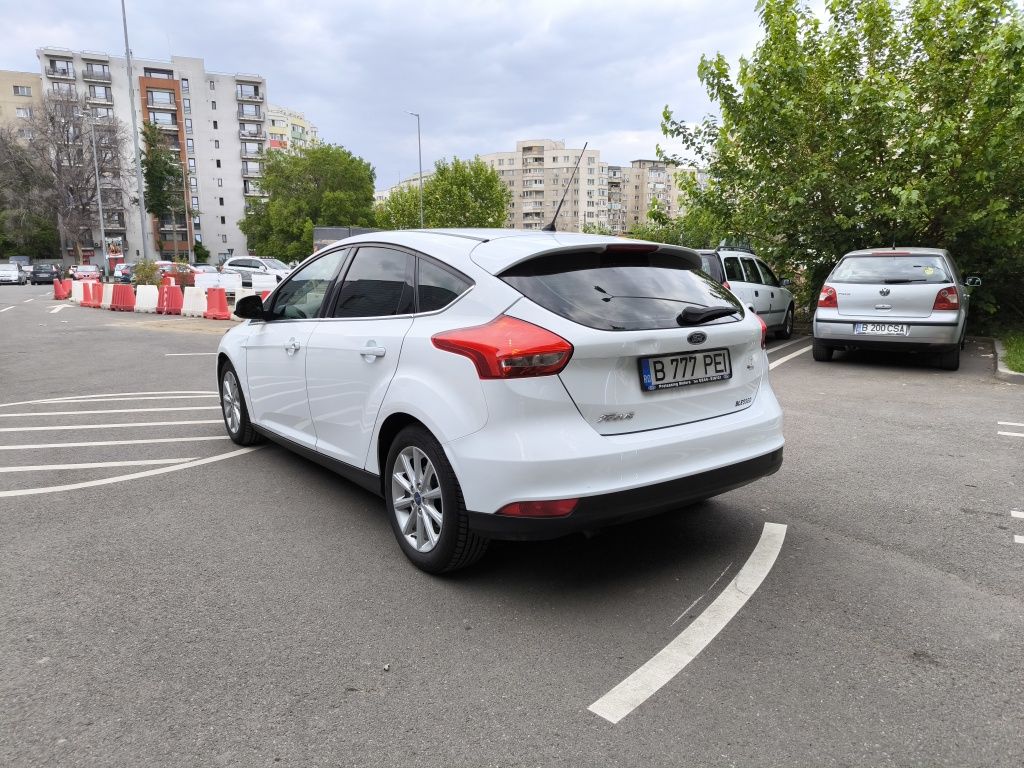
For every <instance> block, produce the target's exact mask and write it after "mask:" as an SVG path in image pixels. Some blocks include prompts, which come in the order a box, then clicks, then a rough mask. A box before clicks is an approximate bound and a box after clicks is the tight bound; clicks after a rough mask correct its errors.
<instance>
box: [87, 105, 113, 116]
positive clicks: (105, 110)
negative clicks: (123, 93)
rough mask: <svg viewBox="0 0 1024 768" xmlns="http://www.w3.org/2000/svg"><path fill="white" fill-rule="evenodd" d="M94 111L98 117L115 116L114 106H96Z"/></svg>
mask: <svg viewBox="0 0 1024 768" xmlns="http://www.w3.org/2000/svg"><path fill="white" fill-rule="evenodd" d="M92 113H93V115H94V116H96V117H113V116H114V109H113V107H95V108H94V109H93V111H92Z"/></svg>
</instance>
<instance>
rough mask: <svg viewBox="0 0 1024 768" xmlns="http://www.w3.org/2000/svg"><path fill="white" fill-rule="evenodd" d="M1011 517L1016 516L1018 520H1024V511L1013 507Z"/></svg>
mask: <svg viewBox="0 0 1024 768" xmlns="http://www.w3.org/2000/svg"><path fill="white" fill-rule="evenodd" d="M1010 517H1016V518H1017V519H1018V520H1024V512H1021V511H1020V510H1019V509H1011V510H1010Z"/></svg>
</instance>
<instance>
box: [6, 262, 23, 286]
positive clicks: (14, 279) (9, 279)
mask: <svg viewBox="0 0 1024 768" xmlns="http://www.w3.org/2000/svg"><path fill="white" fill-rule="evenodd" d="M27 282H28V280H27V278H26V277H25V273H24V272H22V271H21V267H20V266H19V265H18V264H16V263H13V262H12V263H10V264H0V283H13V284H14V285H24V284H25V283H27Z"/></svg>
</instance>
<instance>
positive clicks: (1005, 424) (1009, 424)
mask: <svg viewBox="0 0 1024 768" xmlns="http://www.w3.org/2000/svg"><path fill="white" fill-rule="evenodd" d="M996 424H998V425H999V426H1000V427H1024V424H1022V423H1021V422H1019V421H997V422H996Z"/></svg>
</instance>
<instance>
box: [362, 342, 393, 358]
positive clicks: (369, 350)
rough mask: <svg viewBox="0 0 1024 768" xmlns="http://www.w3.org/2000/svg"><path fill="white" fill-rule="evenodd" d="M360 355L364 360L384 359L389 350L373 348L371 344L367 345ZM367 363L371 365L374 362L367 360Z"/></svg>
mask: <svg viewBox="0 0 1024 768" xmlns="http://www.w3.org/2000/svg"><path fill="white" fill-rule="evenodd" d="M359 354H361V355H362V356H363V357H364V358H371V357H384V355H385V354H387V350H386V349H385V348H384V347H375V346H374V347H372V346H370V345H369V344H367V345H366V346H365V347H363V348H362V349H360V350H359ZM366 362H368V363H369V362H372V361H370V360H367V361H366Z"/></svg>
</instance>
